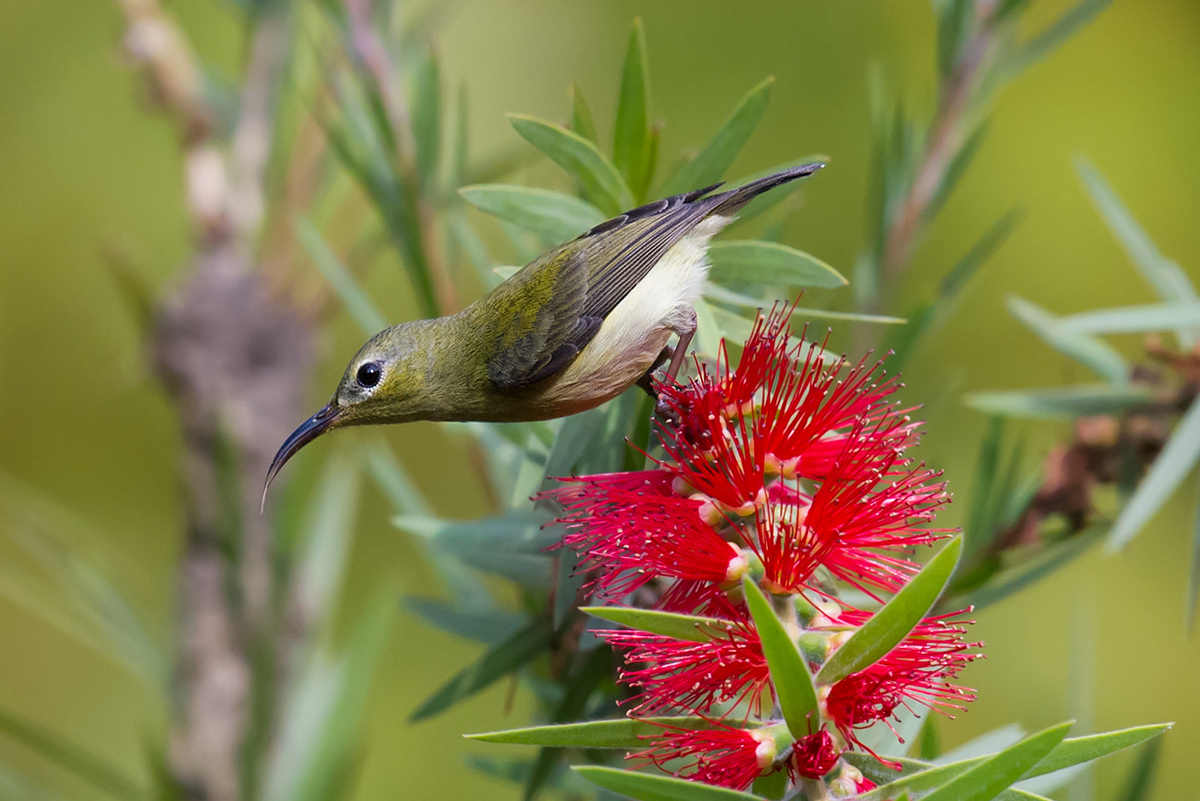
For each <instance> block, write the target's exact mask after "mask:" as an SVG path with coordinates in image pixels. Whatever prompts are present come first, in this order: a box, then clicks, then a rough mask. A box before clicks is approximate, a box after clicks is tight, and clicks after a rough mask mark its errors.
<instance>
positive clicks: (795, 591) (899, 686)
mask: <svg viewBox="0 0 1200 801" xmlns="http://www.w3.org/2000/svg"><path fill="white" fill-rule="evenodd" d="M792 309H793V307H792V306H780V305H776V307H775V308H774V309H773V310H772V311H771V313H770V314H768V315H760V316H759V318H758V320H757V322H756V324H755V326H754V328H753V330H752V332H751V334H750V337H749V339H747V340H746V341H745V342H744V343H743V344H741V345H740V351H741V358H740V360H739V361H738V363H737V365H736V367H734V366H733V365H732V364H731V362H730V358H729V351H730V347H729V345H728V343H726V342H724V341H723V342H722V346H721V349H720V354H721V356H720V358H719V359H718V361H717V363H716V365H715V367H714V368H712V369H710V368H709V367H708V366H707V365H705V364H704V363H701V362H700V361H699V360H697V371H698V375H697V376H696V377H695V378H693V379H692V380H691V381H689V382H687V383H686V384H673V383H672V384H658V385H657V387H656V389H657V391H658V392H659V394H660V396H661V399H662V400H663V401H664V402H665V406H666V407H667V408H668V409H669V410H670V412H669V414H668V415H667V421H666V422H660V423H659V424H658V428H659V438H660V440H661V442H662V446H663V451H664V455H663V456H662V457H661V458H652V459H651V466H650V467H649V468H648V469H645V470H641V471H627V472H620V473H609V474H599V475H588V476H581V477H578V478H575V479H572V480H569V481H567V482H566V483H565V484H564V485H563V486H560V487H557V488H554V489H551V490H548V491H546V492H544V493H542V495H541V497H542V498H543V499H548V500H552V501H554V502H556V503H557V504H558V505H559V506H560V507H561V509H562V516H561V517H560V519H559V522H561V523H563V524H564V530H565V534H564V536H563V538H562V545H564V546H566V547H567V548H570V549H573V550H575V551H577V552H578V553H579V554H581V560H580V562H579V564H578V568H577V570H578V571H579V572H580V573H582V574H584V575H585V577H586V584H585V585H584V590H585V592H587V593H589V594H590V595H592V596H593V598H594V599H596V600H599V601H604V602H607V604H606V605H601V606H591V607H587V608H585V609H584V611H586V612H587V613H589V614H590V615H591V616H592V617H593V618H594V619H595V620H597V621H599V622H598V623H597V624H595V625H591V626H589V628H588V631H587V634H588V635H589V636H590V637H591V638H592V641H593V645H592V647H593V648H594V647H596V641H603V642H606V643H608V644H609V645H611V646H612V647H613V648H614V649H615V650H616V651H617V652H618V653H619V654H621V655H622V656H623V658H624V663H625V666H624V667H623V668H622V669H620V671H619V674H618V681H619V683H620V684H621V685H623V686H624V687H625V688H626V690H627V691H628V694H627V695H625V697H624V698H623V699H622V700H621V701H620V702H619V703H620V706H621V707H622V708H623V709H624V711H625V713H626V717H625V718H624V719H613V720H600V721H592V722H587V723H575V724H566V725H558V726H545V727H536V728H527V729H517V730H512V731H506V732H494V733H489V734H483V735H476V736H477V737H478V738H479V739H483V740H490V741H494V742H509V743H526V744H539V745H543V746H573V747H577V748H580V749H596V748H623V749H626V751H627V759H628V760H629V761H630V762H632V763H633V764H634V765H635V766H636V767H647V768H650V767H652V769H651V770H649V771H622V770H618V769H615V768H612V767H603V766H586V767H579V768H577V771H578V772H579V773H581V774H582V775H583V776H584V777H585V778H587V779H589V780H591V781H592V782H593V783H595V784H597V785H600V786H601V787H604V788H607V789H608V790H612V791H615V792H619V793H623V794H626V795H629V796H632V797H634V798H640V799H646V800H647V801H657V800H658V799H669V798H713V799H717V798H723V799H733V798H745V799H750V798H784V797H787V798H793V799H826V798H831V797H859V798H873V799H874V798H877V799H884V798H898V797H900V796H902V795H903V794H905V793H908V794H909V796H910V797H916V796H919V795H924V794H925V793H927V792H930V791H934V792H935V793H937V794H940V795H938V797H940V798H955V799H958V798H991V797H993V796H994V795H996V794H997V793H998V792H1000V791H1001V790H1003V789H1004V788H1006V787H1008V786H1009V785H1011V784H1012V783H1013V782H1015V781H1017V780H1018V779H1020V778H1022V777H1031V776H1036V775H1040V774H1042V773H1048V772H1051V771H1054V770H1059V769H1061V768H1064V767H1068V766H1070V765H1072V764H1077V763H1078V762H1080V761H1086V760H1088V759H1094V758H1096V757H1098V756H1101V755H1103V754H1106V753H1110V752H1111V751H1113V750H1116V749H1118V748H1123V747H1126V746H1128V745H1131V744H1133V743H1134V742H1138V741H1140V740H1142V739H1145V738H1149V737H1153V736H1154V735H1156V734H1157V733H1159V732H1161V731H1162V727H1146V728H1142V729H1132V730H1127V731H1124V732H1114V733H1111V734H1107V735H1100V736H1098V737H1091V738H1081V739H1079V740H1066V739H1064V738H1065V735H1066V733H1067V730H1068V729H1069V728H1070V724H1063V725H1060V726H1057V727H1054V728H1052V729H1048V730H1046V731H1044V732H1042V733H1040V734H1036V735H1034V736H1032V737H1029V738H1027V739H1025V740H1022V741H1021V742H1020V743H1018V744H1016V745H1014V746H1013V747H1011V748H1009V749H1006V750H1004V751H1002V752H1000V753H999V754H996V755H994V756H991V757H988V758H986V759H981V760H975V761H973V762H970V763H961V764H959V765H958V767H957V768H954V769H951V767H952V766H938V767H933V766H930V765H922V764H921V763H916V762H912V761H910V760H903V759H897V758H893V757H887V756H881V755H879V754H877V753H876V752H875V750H874V749H873V748H872V745H871V743H872V742H879V738H880V737H881V736H884V737H886V735H887V734H888V733H890V734H891V735H893V736H894V737H895V738H897V739H899V740H900V742H903V741H904V735H902V734H901V733H900V728H901V727H902V726H904V721H903V719H902V714H903V715H904V716H905V717H909V718H912V719H917V720H919V719H920V718H921V717H923V716H924V715H925V714H927V713H928V712H929V711H937V712H940V713H942V714H945V715H949V716H951V717H953V713H954V712H955V711H957V710H961V709H963V708H964V707H965V705H966V704H967V703H969V702H970V701H972V700H974V693H973V691H971V690H970V689H967V688H965V687H962V686H959V685H958V684H957V683H956V681H957V677H958V674H959V672H960V671H961V670H962V669H963V668H964V667H965V666H966V665H967V664H969V663H970V662H971V661H973V660H975V659H978V658H980V657H981V656H982V655H983V654H982V651H981V648H982V643H978V642H969V641H968V640H967V637H966V632H967V628H966V627H967V625H969V624H970V623H971V621H970V620H969V619H968V618H967V616H968V615H969V614H970V612H971V610H970V609H969V608H968V609H963V610H960V611H958V612H954V613H949V614H945V613H943V614H934V615H930V611H931V609H932V608H933V606H934V604H935V603H936V602H937V600H938V598H939V596H940V595H941V593H942V591H943V589H944V588H945V587H946V585H947V584H948V582H949V580H950V577H951V574H952V573H953V571H954V568H955V565H956V563H957V560H958V558H959V555H960V553H961V545H962V543H961V539H960V538H959V537H952V536H951V533H950V532H948V531H946V530H939V529H937V528H935V527H934V523H935V520H934V517H935V513H936V511H937V510H938V508H939V507H941V506H942V505H943V504H945V503H946V502H947V501H948V500H949V495H948V493H947V492H946V487H945V484H944V483H943V482H942V481H940V477H939V476H938V474H936V473H935V472H933V471H931V470H928V469H926V468H925V467H924V466H923V465H921V464H916V463H914V462H913V461H912V460H911V458H909V457H908V456H906V449H907V448H908V447H909V446H910V445H912V444H913V443H914V442H915V441H916V439H917V437H918V432H919V426H920V424H919V423H917V422H914V421H913V420H912V419H911V417H910V416H909V414H908V411H909V410H907V409H904V408H902V407H901V406H900V405H899V403H898V402H897V401H896V400H895V399H894V394H895V391H896V390H897V388H898V384H897V383H896V381H895V380H894V379H892V378H889V377H887V375H886V373H885V372H884V370H883V363H882V362H878V363H875V364H869V363H868V361H867V360H866V359H864V360H861V361H859V362H857V363H854V364H850V363H848V362H847V360H846V359H845V358H844V357H842V358H833V357H831V356H830V355H829V354H828V353H827V352H826V351H824V350H823V349H822V348H821V347H820V346H817V345H815V344H813V343H811V342H808V341H806V340H804V338H803V336H801V337H800V338H793V337H792V331H791V329H790V327H789V325H788V320H789V319H790V318H791V316H792ZM940 540H947V543H946V545H945V546H944V547H942V549H941V550H940V551H939V552H938V553H937V554H936V555H935V556H934V557H933V558H932V559H930V560H929V561H928V562H927V563H926V564H925V565H924V566H923V567H922V566H921V565H920V564H919V563H918V562H917V561H915V560H914V559H913V558H912V557H913V554H914V552H915V551H916V549H917V548H918V547H919V546H926V545H931V544H933V543H935V542H937V541H940ZM612 623H617V624H621V627H620V628H612V627H611V624H612ZM580 647H583V645H582V643H581V646H580ZM680 782H693V783H696V784H697V785H703V787H704V788H705V789H700V787H692V788H690V789H687V788H685V786H684V785H682V784H680ZM715 788H721V789H719V790H718V789H715ZM746 790H752V791H753V792H752V793H746V792H745V791H746ZM1014 792H1018V793H1019V791H1014ZM1019 794H1020V793H1019ZM930 797H934V796H933V795H932V794H931V795H930Z"/></svg>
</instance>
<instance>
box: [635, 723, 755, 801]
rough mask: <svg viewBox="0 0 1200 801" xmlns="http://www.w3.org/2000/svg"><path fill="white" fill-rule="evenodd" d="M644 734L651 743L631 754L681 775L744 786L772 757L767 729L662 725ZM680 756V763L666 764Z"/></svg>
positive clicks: (719, 783)
mask: <svg viewBox="0 0 1200 801" xmlns="http://www.w3.org/2000/svg"><path fill="white" fill-rule="evenodd" d="M663 728H664V731H663V733H662V734H658V735H654V736H652V737H648V738H646V740H647V742H648V743H651V744H652V745H651V747H650V748H647V749H646V750H645V751H639V752H637V753H634V754H630V755H629V758H630V759H645V760H649V761H650V762H653V763H654V764H655V765H657V766H658V767H659V768H661V769H662V770H664V771H667V772H668V773H671V774H674V775H675V776H678V777H680V778H684V779H692V780H695V781H701V782H704V783H705V784H715V785H718V786H720V787H729V788H731V789H734V790H745V789H746V788H747V787H749V786H750V785H751V784H752V783H753V782H754V780H755V779H757V778H758V777H759V776H760V775H761V774H762V773H763V771H764V770H767V769H768V768H770V767H771V765H772V764H773V763H774V761H775V757H776V754H777V748H776V746H775V738H774V736H773V735H772V734H771V732H770V731H769V730H768V729H737V728H733V727H731V726H719V727H718V728H712V729H683V728H678V727H676V726H664V727H663ZM677 760H680V761H682V762H683V764H682V765H676V766H668V763H671V762H675V761H677Z"/></svg>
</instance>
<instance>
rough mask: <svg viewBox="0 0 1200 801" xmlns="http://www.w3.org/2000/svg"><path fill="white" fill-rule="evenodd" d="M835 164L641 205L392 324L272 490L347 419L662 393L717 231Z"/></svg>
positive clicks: (534, 407)
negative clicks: (450, 300)
mask: <svg viewBox="0 0 1200 801" xmlns="http://www.w3.org/2000/svg"><path fill="white" fill-rule="evenodd" d="M823 166H825V165H824V164H821V163H812V164H804V165H801V166H798V167H792V168H790V169H787V170H783V171H781V172H778V173H775V174H773V175H769V176H767V177H765V178H760V179H758V180H756V181H752V182H750V183H748V184H746V185H745V186H741V187H738V188H737V189H732V190H729V191H726V192H720V193H717V194H713V192H714V190H716V189H717V188H718V187H720V186H721V184H714V185H713V186H708V187H705V188H703V189H697V190H695V191H694V192H688V193H686V194H682V195H674V196H673V197H669V198H665V199H663V200H659V201H656V202H654V203H649V204H647V205H645V206H640V207H638V208H636V209H633V210H632V211H627V212H625V213H624V214H622V215H620V216H618V217H614V218H613V219H611V220H608V221H607V222H603V223H601V224H599V225H597V226H596V227H595V228H593V229H592V230H590V231H588V232H587V233H585V234H583V235H581V236H579V237H576V238H575V239H572V240H571V241H570V242H567V243H566V244H563V245H559V246H558V247H556V248H554V249H553V250H550V251H549V252H547V253H545V254H543V255H542V256H540V257H538V258H537V259H535V260H534V261H532V262H530V263H529V264H527V265H526V266H525V267H523V268H522V269H521V270H519V271H518V272H517V273H515V274H514V275H513V276H512V277H510V278H509V279H508V280H506V281H505V282H504V283H502V284H500V286H498V287H496V288H495V289H494V290H492V291H491V292H490V293H488V294H487V295H486V296H484V297H482V298H480V299H479V300H477V301H475V302H474V303H472V304H471V305H470V306H467V307H466V308H465V309H463V310H462V311H460V312H458V313H457V314H453V315H450V316H448V317H439V318H437V319H434V320H419V321H416V322H411V323H401V324H400V325H396V326H392V327H391V328H387V329H384V330H383V331H380V332H379V333H378V334H376V335H375V336H373V337H371V339H370V340H369V341H368V342H367V344H365V345H363V346H362V348H361V349H360V350H359V351H358V353H357V354H356V355H355V356H354V358H353V359H351V360H350V364H349V366H348V367H347V368H346V372H345V375H343V376H342V380H341V382H340V383H339V384H338V388H337V391H336V392H335V393H334V395H333V399H332V400H331V401H330V402H329V403H328V404H327V405H326V406H325V407H324V408H323V409H321V410H320V411H318V412H317V413H316V414H314V415H313V416H312V417H310V418H308V419H307V420H305V421H304V422H303V423H301V424H300V426H299V427H298V428H297V429H296V430H295V431H294V432H292V434H291V436H289V437H288V438H287V439H286V440H285V441H284V443H283V445H282V446H280V448H279V452H278V453H276V454H275V458H274V460H273V461H272V462H271V466H270V468H269V469H268V471H267V480H266V485H265V486H264V487H263V497H264V498H265V497H266V491H267V487H269V486H270V483H271V480H272V479H274V478H275V476H276V475H277V474H278V473H279V470H280V469H281V468H282V467H283V465H284V464H285V463H286V462H287V460H288V459H290V458H291V457H292V456H293V455H295V453H296V452H297V451H299V450H300V449H301V448H303V447H304V446H305V445H307V444H308V443H309V442H312V441H313V440H314V439H316V438H317V437H319V436H320V435H321V434H324V433H325V432H327V431H330V430H332V429H334V428H341V427H342V426H350V425H365V424H373V423H407V422H410V421H413V420H457V421H483V422H521V421H527V420H548V419H551V418H555V417H564V416H566V415H569V414H575V413H576V412H582V411H585V410H587V409H591V408H593V407H595V406H599V405H600V404H602V403H604V402H605V401H607V400H609V399H611V398H614V397H616V396H617V395H619V394H620V393H622V392H624V391H625V390H626V389H629V388H630V387H631V386H633V385H634V384H640V385H641V386H643V387H644V388H646V389H647V390H648V391H650V392H651V394H653V390H652V388H651V385H650V381H649V379H650V375H651V373H652V372H653V371H654V370H655V369H657V368H658V367H659V366H660V365H661V364H662V363H663V362H665V361H667V359H670V364H669V366H668V368H667V375H668V376H669V377H671V378H674V376H675V375H676V373H677V372H678V370H679V367H680V365H681V364H682V363H683V359H684V355H685V354H686V352H687V347H688V344H689V343H690V341H691V339H692V335H693V334H694V333H695V331H696V311H695V309H694V307H693V304H694V303H695V302H696V301H697V300H698V299H699V298H700V295H701V292H702V290H703V288H704V281H705V278H706V277H707V275H708V261H707V258H706V256H707V249H708V243H709V240H710V239H711V238H712V236H713V235H714V234H716V233H717V232H718V231H720V230H721V229H722V228H724V227H725V226H726V225H728V224H729V223H730V222H731V221H732V220H733V217H734V215H735V214H736V213H737V212H738V210H739V209H741V208H742V207H743V206H745V205H746V203H748V202H749V201H750V200H752V199H753V198H755V197H756V196H758V195H760V194H762V193H763V192H766V191H767V190H769V189H773V188H775V187H777V186H780V185H781V184H785V183H788V182H789V181H794V180H796V179H797V178H802V177H804V176H806V175H811V174H812V173H813V172H816V171H817V170H818V169H820V168H821V167H823ZM672 334H675V335H676V336H677V337H678V342H677V344H676V346H675V348H674V349H671V348H668V347H667V343H668V340H669V339H670V337H671V335H672Z"/></svg>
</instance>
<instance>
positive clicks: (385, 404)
mask: <svg viewBox="0 0 1200 801" xmlns="http://www.w3.org/2000/svg"><path fill="white" fill-rule="evenodd" d="M431 322H433V321H429V320H422V321H419V322H413V323H403V324H401V325H397V326H393V327H391V328H386V329H384V330H383V331H380V332H379V333H378V334H376V335H375V336H373V337H371V339H370V340H369V341H368V342H367V344H365V345H363V346H362V348H360V349H359V351H358V353H356V354H355V355H354V358H353V359H351V360H350V364H348V365H347V366H346V372H345V373H344V374H343V375H342V380H341V381H340V382H338V387H337V390H336V391H335V392H334V393H333V399H332V400H330V401H329V403H327V404H325V406H324V407H322V408H321V409H320V410H319V411H318V412H317V413H316V414H314V415H313V416H312V417H310V418H308V419H307V420H305V421H304V422H303V423H301V424H300V425H299V426H297V427H296V430H295V431H293V432H292V433H291V435H290V436H288V438H287V439H286V440H284V442H283V445H281V446H279V451H278V452H277V453H276V454H275V458H274V459H273V460H271V466H270V468H269V469H268V470H267V480H266V483H265V484H264V486H263V498H264V500H265V499H266V496H267V488H268V487H270V485H271V481H272V480H273V479H274V478H275V476H276V475H277V474H278V473H279V471H280V470H281V469H282V468H283V466H284V464H286V463H287V461H288V460H289V459H291V458H292V456H294V455H295V454H296V453H297V452H298V451H299V450H300V449H301V448H303V447H304V446H305V445H307V444H308V443H310V442H312V441H313V440H314V439H316V438H317V437H319V436H321V435H322V434H324V433H325V432H327V431H332V430H333V429H335V428H342V427H344V426H352V425H363V424H366V423H404V422H408V421H410V420H418V419H422V418H424V417H427V416H428V410H427V409H426V406H427V404H426V402H425V400H426V396H425V391H424V390H425V388H426V384H427V382H428V376H429V366H430V363H431V361H430V360H431V358H432V356H433V349H432V348H431V347H429V345H430V340H429V336H428V334H429V333H430V323H431Z"/></svg>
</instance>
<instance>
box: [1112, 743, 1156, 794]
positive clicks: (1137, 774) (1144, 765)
mask: <svg viewBox="0 0 1200 801" xmlns="http://www.w3.org/2000/svg"><path fill="white" fill-rule="evenodd" d="M1161 750H1162V740H1154V741H1152V742H1151V743H1150V744H1149V745H1148V746H1146V747H1145V748H1144V749H1142V753H1140V754H1138V759H1137V762H1135V763H1134V765H1133V770H1131V771H1130V772H1129V776H1128V778H1126V779H1125V786H1124V787H1122V788H1121V794H1120V795H1118V796H1117V800H1118V801H1145V799H1148V798H1150V787H1151V785H1153V783H1154V773H1155V770H1156V769H1157V767H1158V757H1159V753H1160V751H1161Z"/></svg>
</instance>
